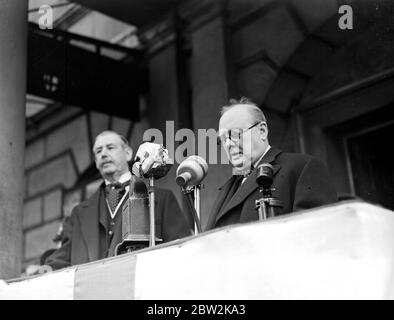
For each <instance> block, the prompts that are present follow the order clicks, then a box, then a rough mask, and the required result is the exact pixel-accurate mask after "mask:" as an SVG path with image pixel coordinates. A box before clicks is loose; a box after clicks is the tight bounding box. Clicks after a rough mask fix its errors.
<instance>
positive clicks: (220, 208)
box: [206, 146, 337, 230]
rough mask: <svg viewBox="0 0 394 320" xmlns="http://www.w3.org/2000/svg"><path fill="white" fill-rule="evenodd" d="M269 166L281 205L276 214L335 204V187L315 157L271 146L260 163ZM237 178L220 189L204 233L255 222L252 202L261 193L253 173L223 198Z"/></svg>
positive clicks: (276, 195)
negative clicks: (268, 164) (234, 190)
mask: <svg viewBox="0 0 394 320" xmlns="http://www.w3.org/2000/svg"><path fill="white" fill-rule="evenodd" d="M262 163H270V164H271V165H272V166H273V167H274V178H273V184H272V187H273V188H275V191H274V192H273V193H272V194H273V196H274V197H276V198H278V199H279V200H281V201H282V203H283V208H282V209H281V211H280V212H279V214H286V213H290V212H293V211H297V210H302V209H309V208H312V207H317V206H321V205H325V204H328V203H332V202H336V201H337V194H336V191H335V188H334V186H333V184H332V182H331V181H330V178H329V174H328V171H327V168H326V166H325V165H324V164H323V162H322V161H321V160H319V159H318V158H315V157H312V156H309V155H305V154H298V153H286V152H282V151H281V150H279V149H278V148H276V147H273V146H272V147H271V148H270V150H268V152H267V154H266V155H264V157H263V158H262V159H261V160H260V161H259V164H262ZM256 167H257V166H256ZM235 180H236V176H232V177H231V178H230V179H229V180H228V181H227V182H226V183H225V184H224V185H223V186H222V187H221V188H219V194H218V197H217V199H216V201H215V203H214V205H213V207H212V211H211V214H210V216H209V219H208V223H207V227H206V230H209V229H213V228H217V227H222V226H227V225H230V224H234V223H240V222H248V221H254V220H258V211H257V210H256V209H255V200H257V199H260V198H261V197H262V194H261V193H260V191H259V186H258V184H257V182H256V170H253V171H252V173H251V174H250V175H249V177H248V178H247V179H246V180H245V181H244V183H243V184H242V185H241V186H240V187H239V188H238V190H237V192H236V193H235V194H234V196H233V197H232V198H231V200H229V201H228V199H227V200H226V196H227V194H228V193H229V191H230V190H231V188H232V186H233V184H234V181H235Z"/></svg>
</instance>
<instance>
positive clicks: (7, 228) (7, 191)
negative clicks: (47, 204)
mask: <svg viewBox="0 0 394 320" xmlns="http://www.w3.org/2000/svg"><path fill="white" fill-rule="evenodd" d="M26 55H27V0H18V1H10V0H0V150H1V153H0V279H9V278H13V277H16V276H18V275H19V274H20V271H21V270H20V269H21V256H22V250H21V248H22V246H21V244H22V211H23V194H24V192H23V190H24V166H23V163H24V148H25V96H26V69H27V66H26Z"/></svg>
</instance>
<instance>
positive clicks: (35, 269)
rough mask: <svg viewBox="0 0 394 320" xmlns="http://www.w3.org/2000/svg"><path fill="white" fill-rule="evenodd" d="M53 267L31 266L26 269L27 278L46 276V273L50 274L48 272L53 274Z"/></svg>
mask: <svg viewBox="0 0 394 320" xmlns="http://www.w3.org/2000/svg"><path fill="white" fill-rule="evenodd" d="M52 271H53V270H52V267H51V266H48V265H46V264H44V265H42V266H39V265H30V266H29V267H27V269H26V273H25V274H26V276H34V275H38V274H44V273H48V272H52Z"/></svg>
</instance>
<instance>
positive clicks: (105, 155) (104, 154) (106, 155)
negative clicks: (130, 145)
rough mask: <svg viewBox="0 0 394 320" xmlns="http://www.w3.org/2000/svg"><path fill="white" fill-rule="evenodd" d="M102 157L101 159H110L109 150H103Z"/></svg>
mask: <svg viewBox="0 0 394 320" xmlns="http://www.w3.org/2000/svg"><path fill="white" fill-rule="evenodd" d="M100 156H101V158H107V157H108V150H107V149H103V150H101V153H100Z"/></svg>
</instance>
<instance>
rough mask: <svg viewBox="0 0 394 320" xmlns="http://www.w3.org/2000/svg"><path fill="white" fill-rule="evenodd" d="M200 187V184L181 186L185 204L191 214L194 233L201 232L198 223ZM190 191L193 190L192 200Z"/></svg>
mask: <svg viewBox="0 0 394 320" xmlns="http://www.w3.org/2000/svg"><path fill="white" fill-rule="evenodd" d="M200 188H201V185H198V186H192V187H183V188H182V192H183V193H184V194H185V196H186V200H187V201H186V202H187V205H188V207H189V209H190V211H191V212H192V215H193V220H194V232H195V234H199V233H201V232H202V228H201V223H200ZM192 192H194V200H193V198H192Z"/></svg>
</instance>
